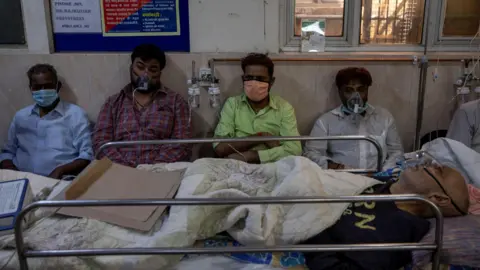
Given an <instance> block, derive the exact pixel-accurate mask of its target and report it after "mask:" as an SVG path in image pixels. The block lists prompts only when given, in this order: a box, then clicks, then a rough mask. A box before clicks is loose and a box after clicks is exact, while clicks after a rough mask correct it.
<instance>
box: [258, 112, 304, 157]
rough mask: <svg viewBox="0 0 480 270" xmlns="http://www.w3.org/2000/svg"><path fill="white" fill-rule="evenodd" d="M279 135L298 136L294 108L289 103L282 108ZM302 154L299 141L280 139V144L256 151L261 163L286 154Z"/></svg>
mask: <svg viewBox="0 0 480 270" xmlns="http://www.w3.org/2000/svg"><path fill="white" fill-rule="evenodd" d="M282 110H283V111H282V119H281V126H280V136H287V137H288V136H299V133H298V128H297V118H296V117H295V110H294V109H293V107H292V106H291V105H289V104H288V105H285V106H284V107H283V108H282ZM301 154H302V145H301V143H300V142H299V141H281V142H280V146H277V147H274V148H271V149H268V150H260V151H258V156H259V158H260V162H261V163H268V162H273V161H277V160H279V159H281V158H284V157H287V156H299V155H301Z"/></svg>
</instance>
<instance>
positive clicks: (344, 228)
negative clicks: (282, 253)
mask: <svg viewBox="0 0 480 270" xmlns="http://www.w3.org/2000/svg"><path fill="white" fill-rule="evenodd" d="M412 193H413V194H421V195H424V196H425V197H426V198H428V199H429V200H430V201H432V202H434V203H435V204H436V205H437V206H438V207H439V208H440V210H441V211H442V213H443V215H444V216H446V217H453V216H460V215H465V214H466V213H467V211H468V207H469V199H468V190H467V185H466V182H465V180H464V178H463V176H462V175H461V174H460V173H459V172H458V171H456V170H455V169H452V168H450V167H447V166H426V167H423V166H420V167H415V168H410V169H407V170H405V171H403V172H401V174H400V175H399V177H398V180H397V181H390V182H387V183H385V184H381V185H377V186H374V187H373V188H370V189H368V190H366V191H365V192H364V194H412ZM430 217H433V212H432V210H431V208H430V207H429V206H428V205H426V204H424V203H421V202H397V203H394V202H382V203H375V202H370V203H355V204H351V205H350V206H349V207H348V208H347V209H346V210H345V212H344V213H343V216H342V217H341V218H340V219H339V220H338V221H337V223H336V224H335V225H333V226H332V227H330V228H328V229H327V230H325V231H323V232H322V233H320V234H319V235H317V236H314V237H312V238H310V239H309V240H307V241H306V243H307V244H356V243H392V242H393V243H394V242H400V243H401V242H419V241H420V240H421V239H422V238H423V236H424V235H425V234H426V233H427V232H428V230H429V222H428V221H427V220H425V219H424V218H430ZM305 257H306V264H307V266H308V267H309V268H310V269H315V270H319V269H329V270H334V269H335V270H340V269H355V270H357V269H358V270H360V269H362V270H367V269H368V270H376V269H379V270H380V269H399V268H400V267H403V266H405V265H406V264H408V263H409V262H410V260H411V255H410V251H362V252H321V253H310V254H305Z"/></svg>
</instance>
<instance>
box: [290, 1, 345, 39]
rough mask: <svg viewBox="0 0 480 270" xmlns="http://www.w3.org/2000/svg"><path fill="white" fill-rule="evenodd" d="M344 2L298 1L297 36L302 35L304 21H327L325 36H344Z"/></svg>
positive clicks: (296, 2) (296, 6)
mask: <svg viewBox="0 0 480 270" xmlns="http://www.w3.org/2000/svg"><path fill="white" fill-rule="evenodd" d="M343 14H344V1H343V0H296V1H295V36H300V35H301V33H302V29H301V25H302V19H325V23H326V28H325V36H327V37H341V36H343Z"/></svg>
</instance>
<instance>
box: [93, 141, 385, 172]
mask: <svg viewBox="0 0 480 270" xmlns="http://www.w3.org/2000/svg"><path fill="white" fill-rule="evenodd" d="M259 141H261V142H272V141H367V142H369V143H371V144H373V145H374V146H375V149H376V150H377V169H376V170H369V169H366V170H363V169H360V170H358V169H349V170H339V171H345V172H351V173H371V172H379V171H381V170H382V163H383V151H382V146H381V145H380V143H379V142H378V141H377V140H376V139H375V138H374V137H372V136H363V135H348V136H327V137H310V136H285V137H281V136H270V137H245V138H205V139H187V140H185V139H169V140H150V141H119V142H108V143H105V144H104V145H102V146H101V147H100V148H99V149H98V152H97V154H96V157H97V158H98V157H99V156H100V155H101V153H102V152H103V151H104V150H105V149H107V148H120V147H132V146H136V145H162V144H205V143H233V142H259Z"/></svg>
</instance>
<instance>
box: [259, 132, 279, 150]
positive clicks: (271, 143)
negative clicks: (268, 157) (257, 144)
mask: <svg viewBox="0 0 480 270" xmlns="http://www.w3.org/2000/svg"><path fill="white" fill-rule="evenodd" d="M257 135H258V136H262V137H273V135H272V134H270V133H268V132H259V133H257ZM264 144H265V145H266V146H267V147H268V148H269V149H272V148H275V147H279V146H280V141H268V142H264Z"/></svg>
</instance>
